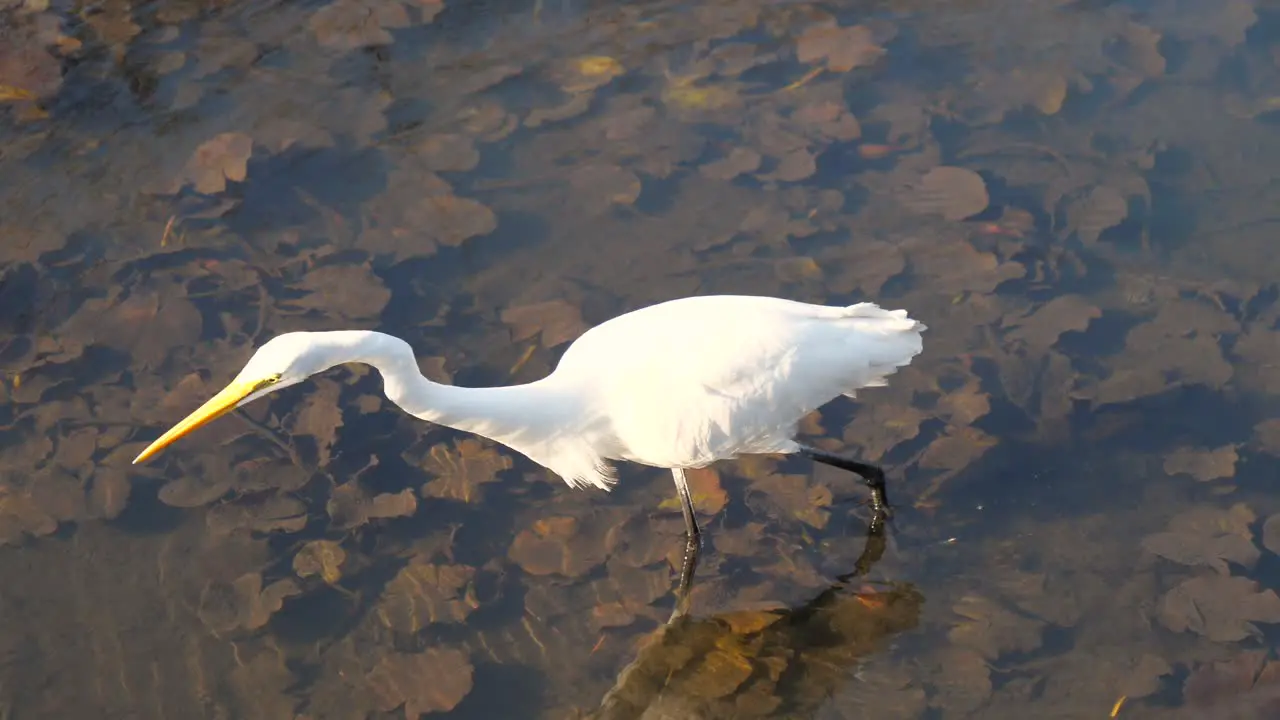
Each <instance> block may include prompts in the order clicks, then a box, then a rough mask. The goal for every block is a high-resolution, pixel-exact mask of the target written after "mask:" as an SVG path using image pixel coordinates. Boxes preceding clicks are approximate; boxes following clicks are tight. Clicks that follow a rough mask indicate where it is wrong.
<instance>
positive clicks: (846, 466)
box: [800, 445, 893, 532]
mask: <svg viewBox="0 0 1280 720" xmlns="http://www.w3.org/2000/svg"><path fill="white" fill-rule="evenodd" d="M800 454H801V455H804V456H805V457H807V458H810V459H811V460H813V461H815V462H820V463H822V464H823V465H830V466H831V467H837V468H840V469H841V470H848V471H849V472H851V473H856V474H858V475H860V476H862V481H863V482H865V483H866V484H867V487H869V488H871V512H872V519H871V531H872V532H878V531H879V530H880V527H881V525H883V523H884V521H885V520H886V519H888V518H889V517H891V516H892V515H893V508H892V507H890V506H889V498H888V497H887V496H886V495H885V485H884V470H882V469H880V468H879V467H877V466H875V465H871V464H869V463H864V462H859V461H857V460H854V459H852V458H847V457H844V456H841V455H836V454H834V453H829V452H826V451H824V450H819V449H817V448H813V447H808V446H807V445H801V446H800Z"/></svg>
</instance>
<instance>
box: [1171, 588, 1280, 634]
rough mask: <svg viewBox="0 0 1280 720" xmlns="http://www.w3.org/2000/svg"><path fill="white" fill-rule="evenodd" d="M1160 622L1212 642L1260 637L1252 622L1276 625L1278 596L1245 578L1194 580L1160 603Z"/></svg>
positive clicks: (1279, 609) (1278, 620) (1279, 620)
mask: <svg viewBox="0 0 1280 720" xmlns="http://www.w3.org/2000/svg"><path fill="white" fill-rule="evenodd" d="M1160 621H1161V622H1163V623H1164V625H1165V627H1167V628H1169V629H1170V630H1172V631H1174V632H1183V631H1186V630H1190V631H1192V632H1196V633H1199V634H1200V635H1204V636H1205V637H1207V638H1209V639H1210V640H1213V641H1215V642H1235V641H1237V640H1244V639H1245V638H1248V637H1256V636H1259V635H1260V634H1261V633H1260V632H1259V631H1258V629H1257V628H1256V627H1254V625H1253V622H1265V623H1280V597H1277V596H1276V594H1275V592H1274V591H1272V590H1260V589H1259V586H1258V583H1257V582H1255V581H1253V580H1250V579H1249V578H1244V577H1230V576H1225V575H1210V576H1204V577H1194V578H1191V579H1189V580H1185V581H1183V582H1182V583H1181V584H1179V585H1178V586H1177V587H1175V588H1174V589H1172V590H1170V591H1169V592H1168V594H1166V595H1165V596H1164V598H1163V599H1162V600H1161V601H1160ZM1251 621H1253V622H1251Z"/></svg>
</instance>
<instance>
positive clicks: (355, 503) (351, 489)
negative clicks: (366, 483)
mask: <svg viewBox="0 0 1280 720" xmlns="http://www.w3.org/2000/svg"><path fill="white" fill-rule="evenodd" d="M325 509H326V510H327V511H328V513H329V522H330V525H331V526H332V527H333V528H334V529H337V530H350V529H352V528H357V527H360V526H361V525H364V524H365V523H367V522H369V521H370V520H377V519H380V518H396V517H407V516H409V515H412V514H413V513H414V512H416V511H417V509H418V499H417V497H415V496H414V494H413V490H411V489H409V488H405V489H404V490H401V491H400V492H398V493H382V494H381V495H377V496H373V497H370V495H369V493H368V491H366V490H365V489H364V488H363V487H362V486H361V485H360V483H359V481H358V480H350V481H348V482H347V483H345V484H343V485H339V486H338V487H336V488H334V489H333V494H332V495H330V496H329V502H327V503H326V504H325Z"/></svg>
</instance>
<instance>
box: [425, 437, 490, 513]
mask: <svg viewBox="0 0 1280 720" xmlns="http://www.w3.org/2000/svg"><path fill="white" fill-rule="evenodd" d="M423 466H424V467H425V469H426V470H428V471H429V472H431V473H432V474H433V475H435V478H434V479H432V480H430V481H428V482H427V483H426V484H425V485H423V486H422V496H423V497H434V498H450V499H453V500H461V501H463V502H472V501H473V500H476V499H478V498H479V496H480V487H481V486H482V485H485V484H486V483H491V482H495V481H496V480H497V479H498V473H499V472H501V471H503V470H506V469H508V468H510V467H511V458H510V457H508V456H506V455H504V454H502V453H499V452H498V451H497V450H496V449H494V448H493V447H490V446H487V445H485V444H484V443H482V442H480V441H479V440H477V439H475V438H463V439H461V440H455V441H454V442H453V445H452V447H450V446H449V445H448V444H446V443H439V444H437V445H433V446H432V447H431V450H430V452H429V454H428V457H427V460H426V461H425V462H424V463H423Z"/></svg>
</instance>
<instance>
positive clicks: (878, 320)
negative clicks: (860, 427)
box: [841, 302, 929, 397]
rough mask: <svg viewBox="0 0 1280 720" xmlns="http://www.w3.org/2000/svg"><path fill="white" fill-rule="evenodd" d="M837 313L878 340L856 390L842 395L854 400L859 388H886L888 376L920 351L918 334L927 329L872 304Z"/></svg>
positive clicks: (901, 314) (900, 313)
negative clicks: (879, 337)
mask: <svg viewBox="0 0 1280 720" xmlns="http://www.w3.org/2000/svg"><path fill="white" fill-rule="evenodd" d="M841 311H842V312H841V317H843V318H848V319H850V320H852V321H854V322H855V323H857V325H858V326H859V328H860V329H861V330H863V331H865V332H868V333H872V334H875V335H879V336H881V338H882V339H880V340H878V341H877V342H876V344H875V346H874V347H875V351H873V356H872V358H871V362H870V366H869V367H868V368H867V369H866V370H865V371H864V373H863V374H862V375H861V377H859V378H858V380H857V385H856V387H855V388H853V389H851V390H848V391H846V392H845V393H843V394H844V395H846V396H848V397H855V391H856V390H858V389H860V388H865V387H883V386H885V385H888V384H889V381H888V378H889V376H890V375H892V374H894V373H895V372H896V371H897V370H898V369H899V368H901V367H904V366H906V365H909V364H910V363H911V361H912V360H913V359H914V358H915V356H916V355H918V354H920V352H921V350H923V348H924V343H923V341H922V339H921V337H920V334H921V333H923V332H924V331H925V330H928V329H929V328H928V326H926V325H925V324H924V323H922V322H920V321H918V320H914V319H912V318H911V317H909V316H908V315H907V311H906V310H885V309H884V308H882V307H880V306H879V305H876V304H875V303H869V302H863V303H857V304H856V305H849V306H847V307H844V308H841Z"/></svg>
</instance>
